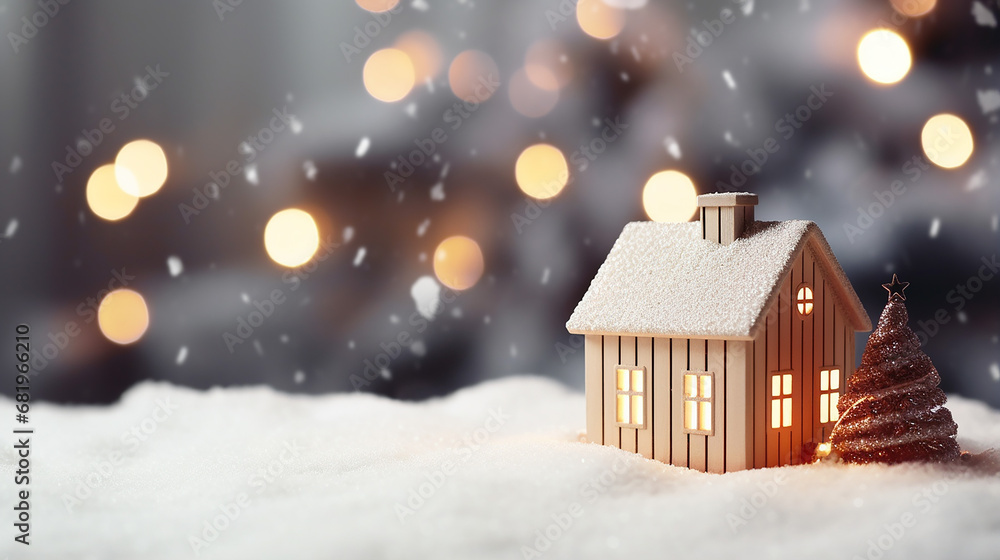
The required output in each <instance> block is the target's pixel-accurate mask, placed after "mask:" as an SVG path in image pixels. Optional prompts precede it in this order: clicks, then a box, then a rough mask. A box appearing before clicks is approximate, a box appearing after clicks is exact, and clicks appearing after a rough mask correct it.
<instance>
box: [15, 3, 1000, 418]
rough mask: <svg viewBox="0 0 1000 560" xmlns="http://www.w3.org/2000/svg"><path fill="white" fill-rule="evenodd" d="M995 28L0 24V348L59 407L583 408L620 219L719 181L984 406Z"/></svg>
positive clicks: (965, 8) (423, 7)
mask: <svg viewBox="0 0 1000 560" xmlns="http://www.w3.org/2000/svg"><path fill="white" fill-rule="evenodd" d="M998 14H1000V7H998V5H997V2H996V1H995V0H978V1H973V2H969V1H966V0H957V1H951V2H940V3H938V4H937V5H935V2H933V1H928V0H894V1H893V2H889V0H848V1H843V2H818V1H815V0H799V1H795V2H791V1H777V0H774V1H767V0H743V1H733V0H718V1H707V0H703V1H698V2H673V1H655V2H654V1H650V2H646V1H644V0H606V1H602V0H579V2H577V1H576V0H530V1H529V0H506V1H503V2H498V1H496V2H472V1H467V0H398V1H397V0H357V2H354V1H348V0H344V1H340V2H320V1H318V0H288V1H284V2H281V3H276V2H262V1H254V0H244V1H242V2H238V1H237V0H213V1H209V0H205V1H202V2H186V3H174V2H171V3H167V2H154V1H152V0H132V1H129V2H122V1H117V2H116V1H111V0H92V1H88V2H72V1H65V2H64V1H63V0H48V1H47V2H46V1H42V2H37V3H36V2H15V1H12V0H0V29H2V30H3V31H4V35H5V37H6V39H7V41H6V42H7V44H5V45H3V46H2V48H0V76H2V85H0V127H2V131H3V132H2V134H0V269H2V271H3V274H2V276H0V287H2V289H0V309H2V317H3V321H2V324H3V328H4V329H6V330H7V332H8V336H9V338H11V339H12V338H13V332H12V331H13V330H14V327H15V326H16V325H17V324H20V323H27V324H29V325H30V327H31V336H32V343H33V346H32V349H33V356H32V357H33V360H32V362H33V367H34V369H35V371H36V372H37V375H36V376H35V377H34V379H33V384H34V389H33V390H34V393H33V396H34V397H36V398H42V399H47V400H52V401H59V402H71V403H106V402H111V401H114V400H115V399H117V398H118V397H119V396H120V394H121V393H122V392H123V391H125V390H126V389H127V388H129V387H130V386H132V385H134V384H135V383H138V382H140V381H142V380H146V379H155V380H166V381H169V382H171V383H176V384H181V385H186V386H191V387H198V388H206V387H211V386H232V385H248V384H267V385H270V386H273V387H276V388H278V389H281V390H283V391H290V392H304V393H323V392H331V391H353V390H361V391H368V392H372V393H376V394H382V395H388V396H392V397H395V398H402V399H418V398H426V397H429V396H434V395H442V394H446V393H448V392H451V391H453V390H455V389H457V388H460V387H464V386H467V385H470V384H474V383H477V382H480V381H482V380H485V379H491V378H497V377H502V376H506V375H511V374H517V373H535V374H541V375H546V376H550V377H553V378H557V379H559V380H561V381H563V382H564V383H566V384H568V385H570V386H572V387H579V388H581V389H582V386H583V378H582V365H583V352H582V339H581V338H580V337H573V336H570V335H569V334H568V333H567V332H566V330H565V326H564V324H565V321H566V320H567V318H568V317H569V315H570V313H571V311H572V310H573V308H574V306H575V305H576V303H577V301H578V300H579V299H580V297H581V296H582V295H583V293H584V291H585V290H586V288H587V286H588V283H589V282H590V279H591V278H592V277H593V275H594V274H595V273H596V271H597V268H598V267H599V266H600V264H601V262H602V261H603V259H604V257H605V256H606V254H607V252H608V250H609V249H610V248H611V245H612V244H613V242H614V240H615V239H616V237H617V236H618V234H619V233H620V231H621V229H622V227H623V226H624V225H625V224H626V223H627V222H629V221H634V220H645V219H650V217H652V218H655V219H659V220H688V219H691V218H692V217H693V213H694V206H693V204H694V202H693V200H694V199H693V196H694V193H705V192H713V191H717V190H736V191H741V190H749V191H753V192H756V193H758V194H759V195H760V197H761V198H760V204H759V206H758V207H757V217H758V219H765V220H783V219H808V220H813V221H815V222H817V223H818V224H819V225H820V227H821V228H822V229H823V231H824V232H825V235H826V237H827V238H828V240H829V242H830V244H831V245H832V246H833V248H834V250H835V252H836V255H837V257H838V258H839V259H840V262H841V264H842V265H843V267H844V268H845V270H846V271H847V273H848V275H849V276H850V278H851V280H852V282H853V284H854V287H855V289H856V290H857V292H858V293H859V295H860V297H861V300H862V302H863V303H864V304H865V307H866V309H867V310H868V313H869V314H870V315H871V316H872V318H873V320H875V319H877V317H878V315H879V313H880V312H881V310H882V307H883V305H884V303H885V298H886V292H885V291H884V290H883V289H882V287H881V284H882V283H883V282H888V281H889V279H890V278H891V275H892V273H898V274H899V276H900V278H901V279H902V280H904V281H909V282H911V286H910V288H909V290H908V291H907V296H908V299H907V306H908V309H909V312H910V319H911V327H912V328H913V329H914V330H915V331H917V332H918V333H920V334H921V335H922V336H921V340H922V341H924V340H926V346H925V347H924V350H925V351H926V352H927V353H928V354H929V355H930V357H931V358H932V360H933V361H934V363H935V365H936V366H937V367H938V369H939V370H940V372H941V375H942V378H943V381H942V386H943V388H944V389H945V390H946V391H947V392H949V393H957V394H961V395H965V396H969V397H973V398H977V399H981V400H984V401H987V402H989V403H991V404H992V405H993V406H1000V365H998V362H1000V343H998V342H1000V340H998V337H1000V275H998V276H997V277H996V278H994V277H993V273H992V272H990V268H989V267H987V266H986V265H985V263H990V262H996V261H995V260H992V261H991V259H995V258H996V253H997V252H998V249H1000V232H998V229H1000V227H998V213H1000V182H998V175H1000V169H998V151H997V147H996V131H997V117H998V115H1000V91H998V74H1000V67H996V68H995V67H994V66H995V65H997V64H998V63H1000V58H998V55H1000V37H998V34H997V16H998ZM873 31H874V32H875V33H874V34H871V35H870V33H872V32H873ZM938 115H944V116H942V117H937V116H938ZM775 146H776V148H775ZM765 158H766V159H765ZM664 171H673V172H675V173H664V174H660V173H661V172H664ZM292 209H295V210H292ZM286 210H289V211H286ZM984 259H985V261H984ZM119 288H126V289H128V290H131V291H128V292H116V293H115V295H113V296H112V297H111V298H105V296H107V294H108V293H109V291H110V290H115V289H119ZM865 337H866V335H865V334H860V335H859V340H858V345H857V349H858V354H859V357H860V353H861V351H862V350H863V348H864V341H865ZM11 344H12V342H11ZM11 385H12V384H9V383H8V384H5V385H3V387H2V391H3V392H4V393H5V394H10V393H11V391H12V386H11Z"/></svg>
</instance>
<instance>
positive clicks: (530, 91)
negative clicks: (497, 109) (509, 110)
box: [507, 69, 559, 119]
mask: <svg viewBox="0 0 1000 560" xmlns="http://www.w3.org/2000/svg"><path fill="white" fill-rule="evenodd" d="M552 80H553V82H552V83H553V84H554V83H555V78H554V77H553V78H552ZM507 87H508V90H507V94H508V96H509V97H510V104H511V106H512V107H514V110H515V111H517V112H518V113H521V114H522V115H524V116H526V117H531V118H533V119H537V118H539V117H544V116H545V115H547V114H549V112H551V111H552V109H554V108H555V106H556V103H558V102H559V88H558V87H555V88H552V89H543V88H540V87H538V86H536V85H535V84H534V83H533V82H532V81H531V80H530V79H529V78H528V74H527V73H526V72H525V70H524V69H521V70H518V71H517V72H515V73H514V75H512V76H511V77H510V83H509V84H508V86H507Z"/></svg>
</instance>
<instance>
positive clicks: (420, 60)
mask: <svg viewBox="0 0 1000 560" xmlns="http://www.w3.org/2000/svg"><path fill="white" fill-rule="evenodd" d="M394 47H395V48H397V49H399V50H401V51H403V52H405V53H406V54H407V55H408V56H409V57H410V61H411V62H412V63H413V71H414V76H415V78H416V81H417V82H423V81H425V80H428V79H430V78H433V77H434V76H436V75H437V73H438V72H439V71H440V70H441V47H440V46H439V45H438V42H437V41H436V40H435V39H434V37H432V36H431V35H430V34H428V33H425V32H423V31H419V30H414V31H407V32H406V33H404V34H402V35H401V36H400V37H399V39H396V43H395V45H394Z"/></svg>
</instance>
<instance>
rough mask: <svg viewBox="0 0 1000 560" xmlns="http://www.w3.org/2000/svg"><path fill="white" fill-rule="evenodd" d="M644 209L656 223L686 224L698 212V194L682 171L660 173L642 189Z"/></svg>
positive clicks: (650, 179)
mask: <svg viewBox="0 0 1000 560" xmlns="http://www.w3.org/2000/svg"><path fill="white" fill-rule="evenodd" d="M642 207H643V208H644V209H645V210H646V215H648V216H649V218H650V219H651V220H653V221H656V222H686V221H688V220H690V219H691V218H692V217H693V216H694V214H695V212H697V210H698V192H697V191H696V190H695V188H694V183H693V182H691V179H690V178H689V177H688V176H687V175H685V174H683V173H681V172H680V171H674V170H668V171H660V172H659V173H657V174H655V175H653V176H652V177H650V178H649V181H646V186H645V187H644V188H643V189H642Z"/></svg>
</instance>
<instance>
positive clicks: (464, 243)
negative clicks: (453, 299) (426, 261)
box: [434, 235, 484, 290]
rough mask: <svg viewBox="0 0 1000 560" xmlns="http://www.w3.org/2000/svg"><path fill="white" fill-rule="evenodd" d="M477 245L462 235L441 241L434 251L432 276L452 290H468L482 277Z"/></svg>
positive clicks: (481, 260)
mask: <svg viewBox="0 0 1000 560" xmlns="http://www.w3.org/2000/svg"><path fill="white" fill-rule="evenodd" d="M483 268H484V264H483V252H482V251H481V250H480V249H479V244H478V243H476V242H475V241H473V240H472V239H469V238H468V237H465V236H462V235H456V236H453V237H449V238H448V239H445V240H444V241H442V242H441V243H440V244H439V245H438V246H437V250H435V251H434V275H435V276H437V278H438V280H439V281H440V282H441V283H442V284H444V285H445V286H448V287H449V288H451V289H452V290H468V289H469V288H471V287H473V286H475V285H476V282H478V281H479V278H480V277H482V275H483Z"/></svg>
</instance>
